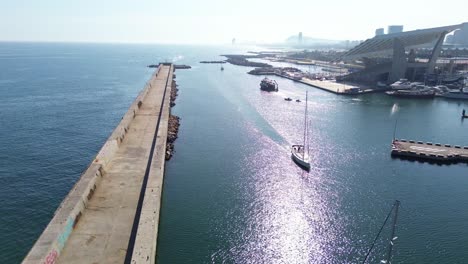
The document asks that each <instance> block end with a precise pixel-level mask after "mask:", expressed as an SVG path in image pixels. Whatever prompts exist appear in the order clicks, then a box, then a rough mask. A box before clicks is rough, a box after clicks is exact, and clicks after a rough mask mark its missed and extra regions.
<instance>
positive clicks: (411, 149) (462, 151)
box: [391, 139, 468, 163]
mask: <svg viewBox="0 0 468 264" xmlns="http://www.w3.org/2000/svg"><path fill="white" fill-rule="evenodd" d="M391 154H392V156H399V157H406V158H412V159H421V160H430V161H435V162H446V163H456V162H468V146H458V145H449V144H440V143H432V142H422V141H414V140H405V139H394V140H393V142H392V152H391Z"/></svg>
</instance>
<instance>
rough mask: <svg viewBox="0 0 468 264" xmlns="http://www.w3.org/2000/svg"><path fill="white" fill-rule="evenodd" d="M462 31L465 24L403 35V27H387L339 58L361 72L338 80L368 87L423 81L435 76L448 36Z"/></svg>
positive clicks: (421, 30) (466, 26)
mask: <svg viewBox="0 0 468 264" xmlns="http://www.w3.org/2000/svg"><path fill="white" fill-rule="evenodd" d="M465 28H468V23H463V24H458V25H451V26H445V27H437V28H428V29H420V30H413V31H406V32H402V30H403V26H389V27H388V30H389V32H388V34H384V35H377V36H375V37H374V38H371V39H367V40H366V41H364V42H363V43H361V44H360V45H358V46H356V47H354V48H353V49H351V50H349V51H348V52H346V53H345V54H344V55H343V56H342V58H341V60H343V61H344V62H347V63H349V64H354V65H361V66H362V69H361V70H359V71H355V72H353V73H350V74H348V75H345V76H341V77H340V78H337V79H338V80H344V81H355V82H361V83H369V84H375V83H376V82H379V81H381V82H386V83H392V82H395V81H398V80H399V79H401V78H407V79H409V80H422V79H424V78H425V77H426V76H427V75H430V74H434V73H437V70H438V68H437V67H436V66H437V63H438V59H439V56H440V54H441V50H442V45H443V43H444V40H445V37H446V36H447V34H449V33H451V32H453V31H455V30H461V29H465ZM395 31H397V33H391V32H395ZM461 32H464V31H463V30H461ZM376 33H377V32H376ZM458 34H461V33H458ZM420 54H423V55H424V56H419V55H420Z"/></svg>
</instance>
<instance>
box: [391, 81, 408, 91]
mask: <svg viewBox="0 0 468 264" xmlns="http://www.w3.org/2000/svg"><path fill="white" fill-rule="evenodd" d="M413 86H414V85H413V83H411V82H409V81H408V80H407V79H400V80H399V81H397V82H394V83H392V84H391V85H390V87H392V89H393V90H408V89H411V88H413Z"/></svg>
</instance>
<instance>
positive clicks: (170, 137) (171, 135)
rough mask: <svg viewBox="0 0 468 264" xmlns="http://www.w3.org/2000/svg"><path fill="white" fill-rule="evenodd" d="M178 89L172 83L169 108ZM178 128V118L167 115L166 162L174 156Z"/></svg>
mask: <svg viewBox="0 0 468 264" xmlns="http://www.w3.org/2000/svg"><path fill="white" fill-rule="evenodd" d="M178 91H179V89H178V88H177V84H176V82H175V81H172V89H171V97H170V101H171V103H170V106H171V107H173V106H175V100H176V98H177V94H178ZM179 126H180V117H178V116H176V115H173V114H169V122H168V128H167V141H166V160H170V159H171V158H172V155H173V154H174V142H175V141H176V139H177V134H178V133H179Z"/></svg>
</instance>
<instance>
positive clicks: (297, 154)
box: [291, 145, 310, 170]
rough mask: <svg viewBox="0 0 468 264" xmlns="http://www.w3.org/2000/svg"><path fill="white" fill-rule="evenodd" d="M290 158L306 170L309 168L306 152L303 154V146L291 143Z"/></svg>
mask: <svg viewBox="0 0 468 264" xmlns="http://www.w3.org/2000/svg"><path fill="white" fill-rule="evenodd" d="M291 158H292V159H293V160H294V162H296V164H297V165H299V166H301V167H302V168H304V169H306V170H310V162H309V157H308V155H307V153H305V154H304V146H302V145H293V146H292V150H291Z"/></svg>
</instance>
